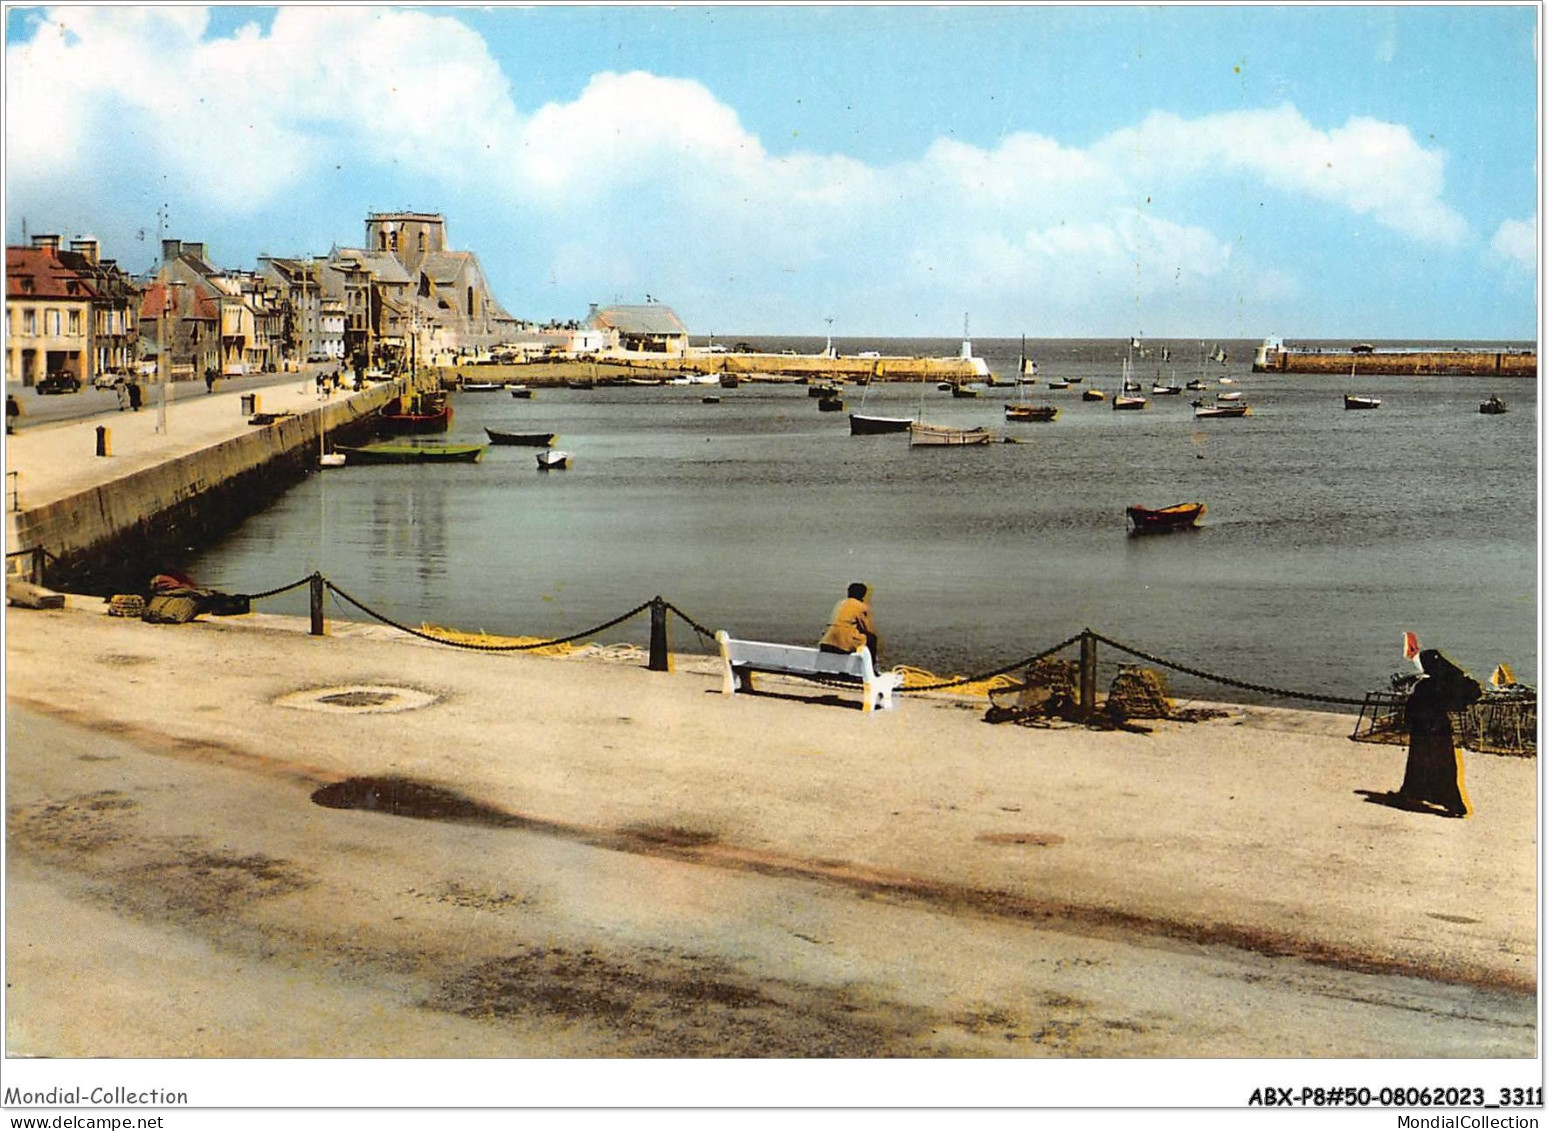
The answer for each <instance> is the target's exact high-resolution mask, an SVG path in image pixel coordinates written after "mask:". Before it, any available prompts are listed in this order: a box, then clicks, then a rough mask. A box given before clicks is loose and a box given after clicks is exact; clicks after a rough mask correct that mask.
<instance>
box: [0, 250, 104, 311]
mask: <svg viewBox="0 0 1548 1131" xmlns="http://www.w3.org/2000/svg"><path fill="white" fill-rule="evenodd" d="M29 284H30V285H29ZM5 293H6V297H8V298H52V299H75V300H78V301H85V300H89V299H91V298H92V297H94V296H95V295H96V293H97V292H96V289H95V288H94V287H93V286H92V285H91V281H90V280H89V279H86V278H84V277H83V276H81V275H80V274H78V273H77V272H75V271H72V270H70V269H69V268H68V267H66V266H65V265H64V264H63V263H61V262H59V260H58V259H57V258H55V257H54V256H52V255H50V254H49V253H48V252H46V251H44V250H43V249H42V248H36V247H8V248H6V249H5Z"/></svg>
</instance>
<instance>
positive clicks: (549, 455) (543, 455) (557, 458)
mask: <svg viewBox="0 0 1548 1131" xmlns="http://www.w3.org/2000/svg"><path fill="white" fill-rule="evenodd" d="M537 465H538V470H539V471H564V470H565V469H566V468H568V467H569V466H570V453H569V452H564V451H560V450H559V449H558V448H549V449H548V450H547V451H542V452H539V453H538V454H537Z"/></svg>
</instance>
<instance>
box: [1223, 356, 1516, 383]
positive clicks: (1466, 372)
mask: <svg viewBox="0 0 1548 1131" xmlns="http://www.w3.org/2000/svg"><path fill="white" fill-rule="evenodd" d="M1252 371H1253V372H1254V373H1340V374H1349V373H1350V372H1354V373H1382V374H1391V375H1396V376H1403V377H1442V376H1462V377H1469V376H1476V377H1528V378H1535V377H1536V376H1537V354H1535V353H1531V352H1509V351H1505V350H1498V351H1494V350H1413V351H1409V350H1401V351H1400V350H1393V351H1390V352H1388V351H1381V350H1377V351H1373V352H1370V353H1354V352H1353V351H1322V350H1295V349H1277V350H1276V349H1265V350H1260V351H1259V354H1258V356H1257V358H1256V359H1255V360H1254V361H1253V365H1252Z"/></svg>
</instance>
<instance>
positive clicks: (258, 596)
mask: <svg viewBox="0 0 1548 1131" xmlns="http://www.w3.org/2000/svg"><path fill="white" fill-rule="evenodd" d="M318 576H320V575H319V574H315V573H309V574H307V575H306V576H305V577H303V578H302V579H301V580H300V581H292V582H291V583H290V584H289V585H281V586H280V587H279V588H277V589H265V590H264V591H263V592H262V593H239V594H237V596H239V597H246V598H247V599H248V600H249V601H262V600H263V599H264V598H266V597H278V596H279V595H280V594H281V593H289V592H290V591H291V590H292V589H300V588H301V586H303V585H307V584H309V583H310V582H311V580H312V579H313V578H314V577H318Z"/></svg>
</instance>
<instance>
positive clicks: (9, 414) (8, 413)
mask: <svg viewBox="0 0 1548 1131" xmlns="http://www.w3.org/2000/svg"><path fill="white" fill-rule="evenodd" d="M20 415H21V401H19V400H17V399H16V394H14V393H7V394H5V434H6V435H7V436H14V435H16V418H17V417H18V416H20Z"/></svg>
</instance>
